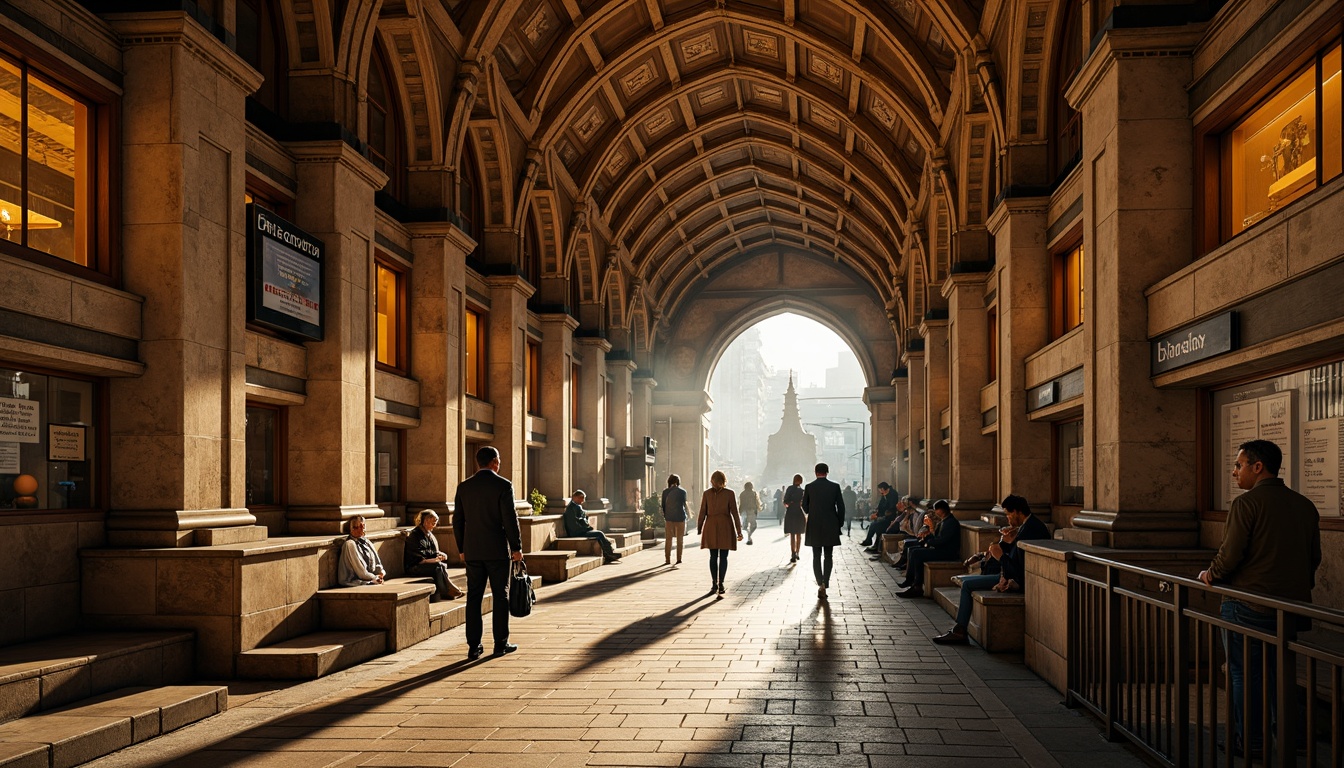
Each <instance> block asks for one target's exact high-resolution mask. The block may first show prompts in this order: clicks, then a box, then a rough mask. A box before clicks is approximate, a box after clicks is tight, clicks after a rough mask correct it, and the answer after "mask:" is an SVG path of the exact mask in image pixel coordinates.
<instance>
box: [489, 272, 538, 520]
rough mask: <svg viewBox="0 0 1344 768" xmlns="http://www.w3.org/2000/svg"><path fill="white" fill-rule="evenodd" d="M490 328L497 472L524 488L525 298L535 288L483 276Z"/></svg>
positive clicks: (523, 282)
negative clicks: (487, 289) (488, 306)
mask: <svg viewBox="0 0 1344 768" xmlns="http://www.w3.org/2000/svg"><path fill="white" fill-rule="evenodd" d="M485 284H486V286H487V287H489V289H490V327H489V328H488V329H487V331H486V333H487V334H488V336H487V339H486V349H487V352H486V369H487V373H488V375H489V376H490V403H491V404H492V405H494V407H495V421H494V427H495V437H494V441H493V442H491V445H493V446H494V447H495V448H497V449H498V450H499V462H500V465H501V466H500V470H501V472H500V473H501V474H502V475H503V476H504V477H507V478H508V479H509V480H511V481H512V482H513V487H514V489H515V490H516V491H517V492H521V493H523V494H524V495H526V493H527V478H526V472H524V469H525V468H526V466H527V398H526V394H525V393H526V392H527V299H528V297H530V296H531V295H532V293H533V291H534V290H535V289H534V288H533V287H532V286H531V284H529V283H528V282H527V281H526V280H524V279H523V278H521V277H519V276H517V275H488V276H486V278H485Z"/></svg>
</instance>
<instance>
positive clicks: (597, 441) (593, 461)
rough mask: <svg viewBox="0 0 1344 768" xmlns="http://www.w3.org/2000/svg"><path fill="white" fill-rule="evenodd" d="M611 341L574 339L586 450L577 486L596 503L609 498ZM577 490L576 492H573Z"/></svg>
mask: <svg viewBox="0 0 1344 768" xmlns="http://www.w3.org/2000/svg"><path fill="white" fill-rule="evenodd" d="M610 351H611V342H609V341H607V340H606V339H603V338H598V337H595V336H579V337H576V338H575V339H574V356H575V358H577V360H578V363H579V381H578V382H577V383H576V384H575V386H577V387H578V388H579V400H580V402H579V415H578V418H576V419H575V423H574V427H575V429H580V430H583V448H582V449H581V450H580V451H578V452H577V453H575V454H574V457H573V459H574V468H573V470H572V471H573V483H574V485H575V486H576V487H578V488H582V489H584V490H585V491H587V492H588V498H590V499H592V500H594V501H596V500H597V499H598V498H602V497H604V496H605V495H606V493H605V489H606V484H605V483H604V482H603V481H604V480H605V474H604V473H605V469H606V463H607V419H606V413H605V410H606V388H607V353H608V352H610ZM571 490H573V489H571Z"/></svg>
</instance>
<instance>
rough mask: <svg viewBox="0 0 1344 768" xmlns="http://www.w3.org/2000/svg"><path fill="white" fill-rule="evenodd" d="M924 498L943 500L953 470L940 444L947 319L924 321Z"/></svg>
mask: <svg viewBox="0 0 1344 768" xmlns="http://www.w3.org/2000/svg"><path fill="white" fill-rule="evenodd" d="M919 332H920V335H921V336H923V337H924V496H925V497H926V498H935V499H941V498H946V497H947V495H948V492H949V491H950V490H951V478H952V471H951V467H950V466H949V458H950V455H949V451H948V446H946V445H943V410H944V409H945V408H947V405H948V386H949V379H950V375H951V372H950V366H949V364H948V358H949V355H948V349H947V320H929V319H926V320H924V322H923V323H921V324H920V326H919Z"/></svg>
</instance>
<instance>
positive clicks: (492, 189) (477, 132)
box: [470, 119, 513, 227]
mask: <svg viewBox="0 0 1344 768" xmlns="http://www.w3.org/2000/svg"><path fill="white" fill-rule="evenodd" d="M470 131H471V138H472V144H473V145H474V147H475V149H476V153H475V154H476V161H477V163H479V168H478V169H477V170H478V171H479V174H480V176H479V178H480V180H481V187H482V191H483V193H484V194H483V198H484V201H485V206H484V210H483V213H484V214H485V222H484V224H485V226H487V227H504V226H508V225H509V224H511V223H512V221H513V215H512V210H513V197H512V194H511V189H512V187H513V184H512V178H511V176H512V174H511V173H510V172H509V169H510V168H511V167H512V166H511V165H510V163H509V158H508V152H509V147H508V141H507V140H506V138H505V136H504V135H503V133H502V131H501V128H500V126H499V125H498V124H497V122H496V121H495V120H493V119H489V120H481V121H472V124H471V128H470Z"/></svg>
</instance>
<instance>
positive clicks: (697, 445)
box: [653, 390, 713, 526]
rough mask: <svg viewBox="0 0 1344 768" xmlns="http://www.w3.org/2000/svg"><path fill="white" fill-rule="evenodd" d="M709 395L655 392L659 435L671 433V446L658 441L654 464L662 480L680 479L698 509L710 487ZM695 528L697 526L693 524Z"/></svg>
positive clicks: (654, 417)
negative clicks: (701, 497) (657, 455)
mask: <svg viewBox="0 0 1344 768" xmlns="http://www.w3.org/2000/svg"><path fill="white" fill-rule="evenodd" d="M709 411H710V402H709V394H708V393H707V392H704V391H695V392H690V391H680V392H666V391H662V390H660V391H658V392H656V393H655V398H654V406H653V420H654V424H655V426H656V428H657V429H658V430H659V434H660V435H662V436H663V437H666V435H667V433H669V432H670V433H671V436H672V437H671V444H670V445H668V444H667V443H664V442H663V440H662V438H660V439H659V445H658V454H659V457H658V461H657V463H656V464H655V465H654V466H655V467H656V468H657V470H658V474H659V476H660V477H662V478H663V479H664V481H665V480H666V478H667V476H668V475H669V474H676V475H679V476H680V477H681V487H682V488H685V489H686V501H687V502H688V503H690V505H691V508H692V509H699V506H700V495H701V494H702V493H704V491H705V489H706V488H708V487H709V473H710V472H712V471H713V469H712V468H711V467H709ZM691 525H692V526H693V525H694V523H691Z"/></svg>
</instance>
